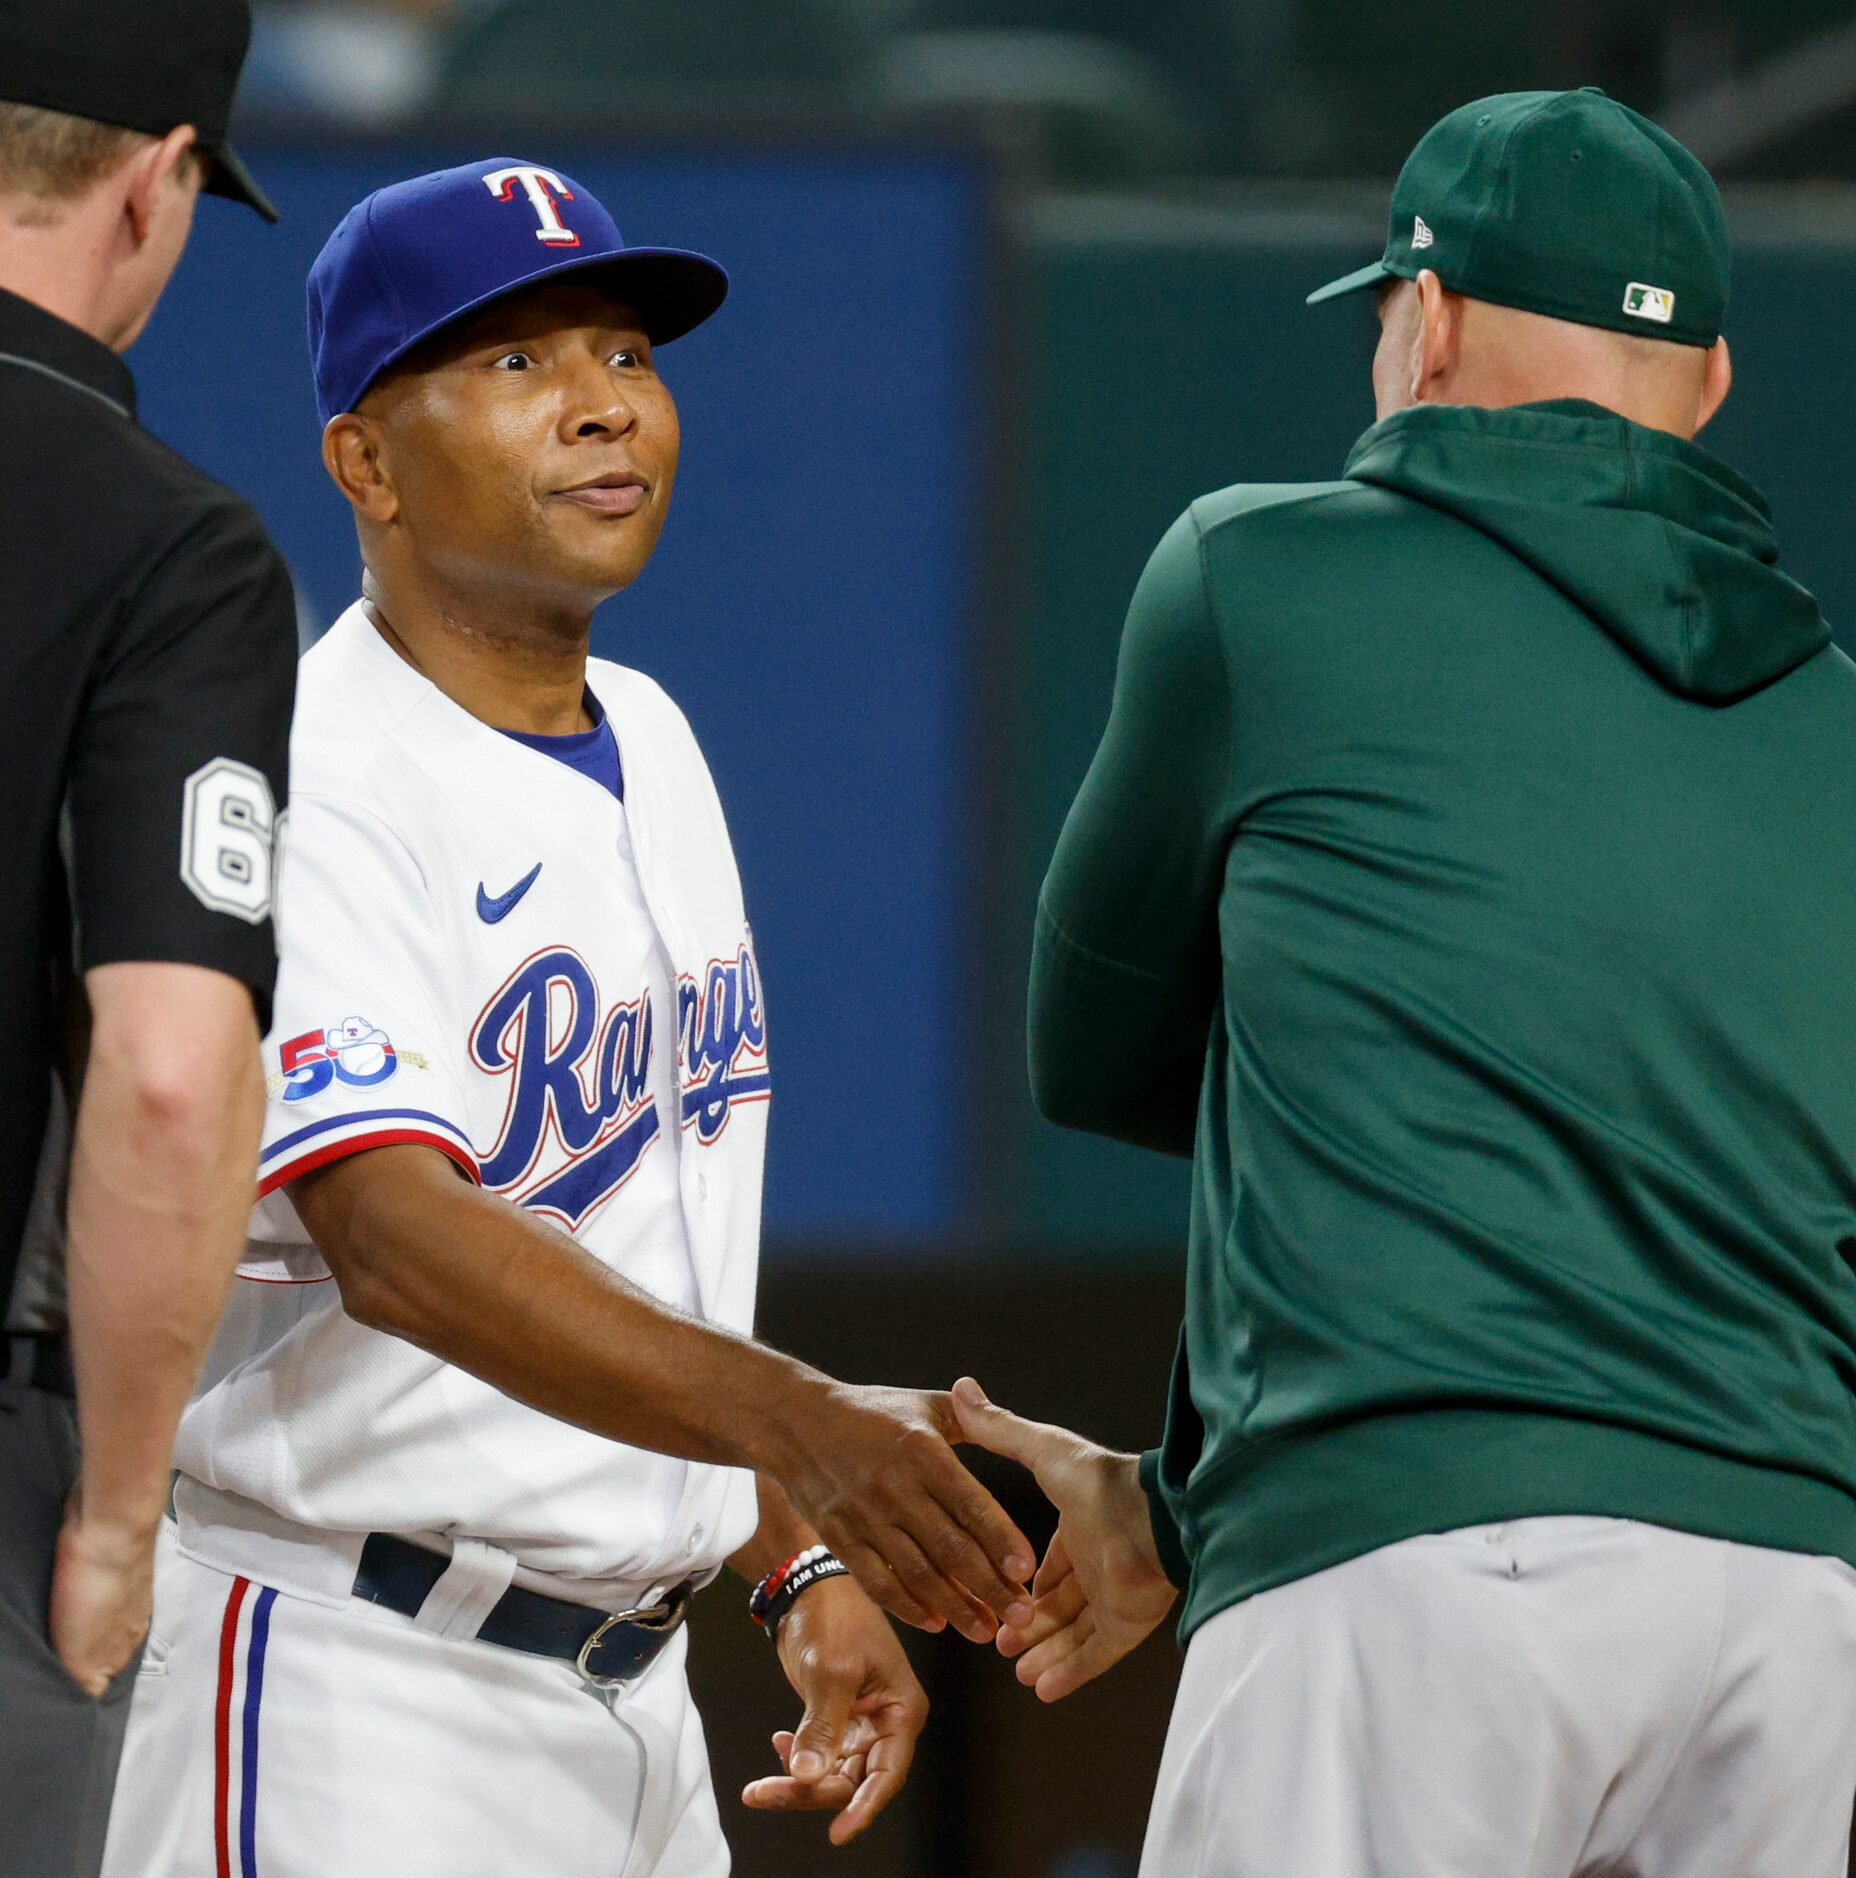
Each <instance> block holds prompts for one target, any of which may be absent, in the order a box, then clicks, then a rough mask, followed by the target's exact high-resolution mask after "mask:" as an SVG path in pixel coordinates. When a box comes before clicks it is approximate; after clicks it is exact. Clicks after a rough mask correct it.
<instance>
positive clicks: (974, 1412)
mask: <svg viewBox="0 0 1856 1878" xmlns="http://www.w3.org/2000/svg"><path fill="white" fill-rule="evenodd" d="M952 1400H953V1404H954V1414H955V1415H956V1417H957V1418H958V1419H959V1422H960V1432H961V1435H962V1437H963V1438H964V1439H966V1440H968V1441H971V1442H972V1443H973V1444H974V1446H975V1447H981V1448H986V1449H988V1450H989V1451H990V1452H991V1453H994V1454H1000V1455H1003V1456H1004V1457H1005V1458H1006V1459H1007V1460H1008V1461H1016V1462H1017V1463H1018V1464H1019V1466H1020V1467H1028V1468H1030V1470H1031V1471H1032V1472H1033V1473H1034V1474H1035V1473H1036V1472H1037V1471H1038V1468H1039V1466H1040V1465H1041V1464H1044V1463H1047V1462H1049V1461H1050V1460H1051V1459H1052V1458H1053V1457H1054V1455H1055V1454H1056V1452H1057V1451H1058V1450H1059V1449H1060V1448H1062V1447H1064V1446H1066V1445H1067V1444H1068V1443H1069V1442H1070V1440H1071V1439H1072V1437H1071V1435H1070V1434H1069V1431H1068V1430H1067V1429H1063V1428H1053V1427H1052V1426H1051V1425H1050V1424H1049V1423H1048V1422H1031V1421H1026V1420H1025V1418H1024V1417H1023V1416H1022V1415H1014V1414H1013V1413H1012V1412H1011V1410H1009V1409H1002V1408H1000V1407H999V1406H998V1405H997V1404H996V1403H994V1402H991V1401H988V1400H987V1396H986V1391H985V1390H984V1389H982V1388H981V1387H980V1386H979V1384H978V1383H977V1382H975V1381H974V1380H973V1378H972V1377H971V1376H962V1377H961V1379H960V1380H959V1381H958V1382H957V1383H955V1384H954V1389H953V1397H952Z"/></svg>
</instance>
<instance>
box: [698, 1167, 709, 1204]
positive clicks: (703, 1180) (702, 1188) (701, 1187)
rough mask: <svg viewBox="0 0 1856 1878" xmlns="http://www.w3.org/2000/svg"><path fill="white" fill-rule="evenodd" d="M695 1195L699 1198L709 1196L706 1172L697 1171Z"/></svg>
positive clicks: (702, 1198)
mask: <svg viewBox="0 0 1856 1878" xmlns="http://www.w3.org/2000/svg"><path fill="white" fill-rule="evenodd" d="M696 1197H697V1198H698V1199H700V1200H706V1199H708V1197H709V1176H708V1175H707V1174H706V1173H700V1172H699V1173H698V1174H697V1176H696Z"/></svg>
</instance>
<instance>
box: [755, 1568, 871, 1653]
mask: <svg viewBox="0 0 1856 1878" xmlns="http://www.w3.org/2000/svg"><path fill="white" fill-rule="evenodd" d="M848 1575H849V1567H847V1566H846V1564H845V1563H844V1561H843V1560H842V1559H841V1558H839V1557H838V1556H837V1554H836V1553H834V1552H833V1551H832V1550H831V1548H830V1547H829V1546H823V1545H814V1546H808V1547H807V1548H806V1550H805V1551H803V1552H795V1553H794V1554H793V1556H792V1557H791V1558H789V1559H788V1560H787V1561H786V1563H785V1564H784V1565H781V1566H779V1567H777V1568H776V1569H775V1570H773V1571H770V1572H769V1573H768V1574H767V1575H766V1577H765V1578H763V1579H762V1580H761V1581H760V1583H759V1584H757V1585H756V1586H755V1587H754V1589H753V1590H752V1591H751V1592H749V1593H748V1615H749V1616H750V1617H751V1618H753V1620H754V1621H755V1623H757V1624H758V1625H760V1627H761V1629H763V1630H764V1631H766V1633H767V1635H768V1636H769V1637H771V1638H773V1639H774V1640H775V1641H776V1642H777V1641H778V1640H779V1634H780V1620H781V1619H782V1618H783V1617H784V1616H785V1615H786V1613H787V1612H788V1611H790V1610H791V1609H792V1608H793V1604H794V1602H795V1600H796V1599H797V1598H798V1596H799V1594H800V1593H801V1592H802V1591H807V1590H810V1589H811V1587H812V1586H813V1585H815V1584H817V1583H818V1582H819V1581H820V1580H821V1579H824V1578H843V1577H847V1576H848Z"/></svg>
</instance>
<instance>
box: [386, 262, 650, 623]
mask: <svg viewBox="0 0 1856 1878" xmlns="http://www.w3.org/2000/svg"><path fill="white" fill-rule="evenodd" d="M359 413H360V415H361V416H363V417H365V418H367V419H368V420H369V421H370V422H371V423H372V424H373V425H375V426H376V427H377V429H378V432H379V437H380V448H381V455H382V462H383V467H384V468H385V469H386V470H387V472H388V473H389V475H390V476H391V478H392V482H393V487H394V493H395V497H396V506H397V513H396V514H395V516H394V518H393V519H394V522H395V524H396V525H398V526H399V527H402V528H403V529H404V530H405V531H406V535H407V538H408V543H409V545H410V546H411V548H412V549H413V551H414V553H415V554H416V556H417V557H418V558H419V559H421V560H423V561H425V562H426V563H427V564H428V565H429V566H430V567H431V569H432V570H433V571H434V572H436V573H438V574H440V575H441V577H443V578H444V579H446V580H447V581H460V580H461V581H464V582H466V583H471V582H472V581H473V580H474V579H478V578H481V579H487V580H488V581H489V583H490V584H491V585H493V586H496V587H504V588H507V587H511V586H514V587H518V588H527V589H530V590H532V591H533V592H534V593H535V594H536V595H537V596H538V597H541V596H545V595H548V594H550V593H557V594H559V595H560V596H561V597H562V598H564V599H565V598H569V597H572V598H575V599H585V598H590V599H592V600H593V601H594V602H595V603H596V602H597V601H598V600H600V599H604V598H606V597H607V596H608V595H610V594H613V593H616V592H618V591H619V590H620V589H621V588H624V587H628V586H629V585H630V584H631V583H632V582H633V581H634V580H636V579H637V577H638V576H639V574H640V573H642V572H643V570H644V566H645V563H646V562H647V561H649V560H650V558H651V553H652V550H653V549H654V548H655V547H656V546H657V538H658V534H659V532H660V530H661V529H662V528H663V525H664V516H665V513H666V511H667V509H668V508H669V504H670V492H671V486H672V484H673V483H674V482H675V480H676V473H677V455H678V449H679V444H680V433H679V429H678V423H677V407H676V403H675V400H674V399H673V398H672V397H671V395H670V391H669V388H668V387H667V386H666V385H665V384H664V382H663V380H662V379H660V378H659V377H658V375H657V370H656V366H655V365H654V363H653V360H652V354H651V342H650V340H649V338H648V337H647V336H646V334H645V332H644V329H643V326H642V324H641V323H640V321H639V318H638V316H637V314H636V313H635V312H634V311H633V310H632V309H631V308H630V307H628V306H625V305H623V304H622V303H619V302H616V301H614V300H613V299H612V298H611V297H610V295H608V294H607V293H605V292H603V291H602V290H601V289H600V288H599V287H598V286H596V285H592V284H589V283H588V282H586V281H584V280H579V281H573V282H562V283H559V284H556V285H550V286H543V287H537V288H534V289H532V290H531V291H529V292H526V293H520V294H514V295H511V296H510V297H509V298H508V299H505V300H499V301H496V302H495V303H494V304H492V305H491V306H488V307H486V308H484V309H482V310H481V311H480V312H478V313H475V314H472V315H470V316H468V317H467V318H465V319H462V320H460V321H458V322H457V323H456V324H455V325H453V326H449V327H446V328H445V329H444V330H443V331H442V332H441V333H439V334H437V335H436V336H434V337H433V338H432V339H430V340H428V341H427V342H426V343H425V344H424V345H422V346H420V347H419V348H417V350H416V351H414V352H413V353H411V354H410V355H408V357H407V358H406V359H405V360H404V361H403V362H402V363H401V364H400V365H399V366H397V367H395V368H394V369H392V370H391V371H389V372H388V373H387V374H386V375H385V376H384V377H383V378H382V379H381V380H380V382H379V383H378V384H376V385H375V386H374V387H373V388H372V389H370V390H369V392H368V393H367V395H366V397H364V398H363V399H362V400H361V403H360V406H359Z"/></svg>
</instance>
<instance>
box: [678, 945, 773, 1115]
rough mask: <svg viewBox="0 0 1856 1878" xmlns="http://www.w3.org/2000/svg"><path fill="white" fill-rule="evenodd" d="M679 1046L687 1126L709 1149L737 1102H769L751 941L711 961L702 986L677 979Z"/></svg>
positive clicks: (764, 1035) (764, 1040) (761, 1013)
mask: <svg viewBox="0 0 1856 1878" xmlns="http://www.w3.org/2000/svg"><path fill="white" fill-rule="evenodd" d="M677 1030H678V1037H677V1047H678V1055H679V1060H680V1063H681V1066H682V1076H681V1078H680V1080H681V1081H682V1084H683V1126H684V1127H685V1128H694V1129H695V1130H696V1139H697V1140H698V1141H700V1142H702V1143H704V1144H705V1145H707V1144H708V1143H709V1142H711V1141H713V1140H715V1138H716V1137H717V1136H718V1135H719V1134H720V1133H721V1132H722V1130H723V1129H724V1128H726V1127H727V1126H728V1116H729V1111H730V1110H731V1109H733V1108H734V1106H735V1105H736V1103H738V1102H765V1101H766V1100H767V1097H768V1095H769V1094H770V1093H771V1089H772V1078H771V1076H769V1074H768V1071H767V1017H766V1012H765V1010H764V1009H763V1008H762V1005H761V996H760V972H759V970H758V969H757V968H756V966H755V963H754V948H753V945H752V942H751V941H744V942H743V944H742V946H741V950H740V951H739V952H737V953H736V954H735V956H734V957H733V958H732V959H712V960H710V962H709V965H708V968H707V969H706V970H705V972H704V973H703V977H702V982H701V983H700V984H699V983H698V982H697V981H696V980H695V979H694V978H691V977H690V976H689V975H688V974H687V973H685V974H684V975H683V976H682V977H681V978H679V979H678V980H677Z"/></svg>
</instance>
